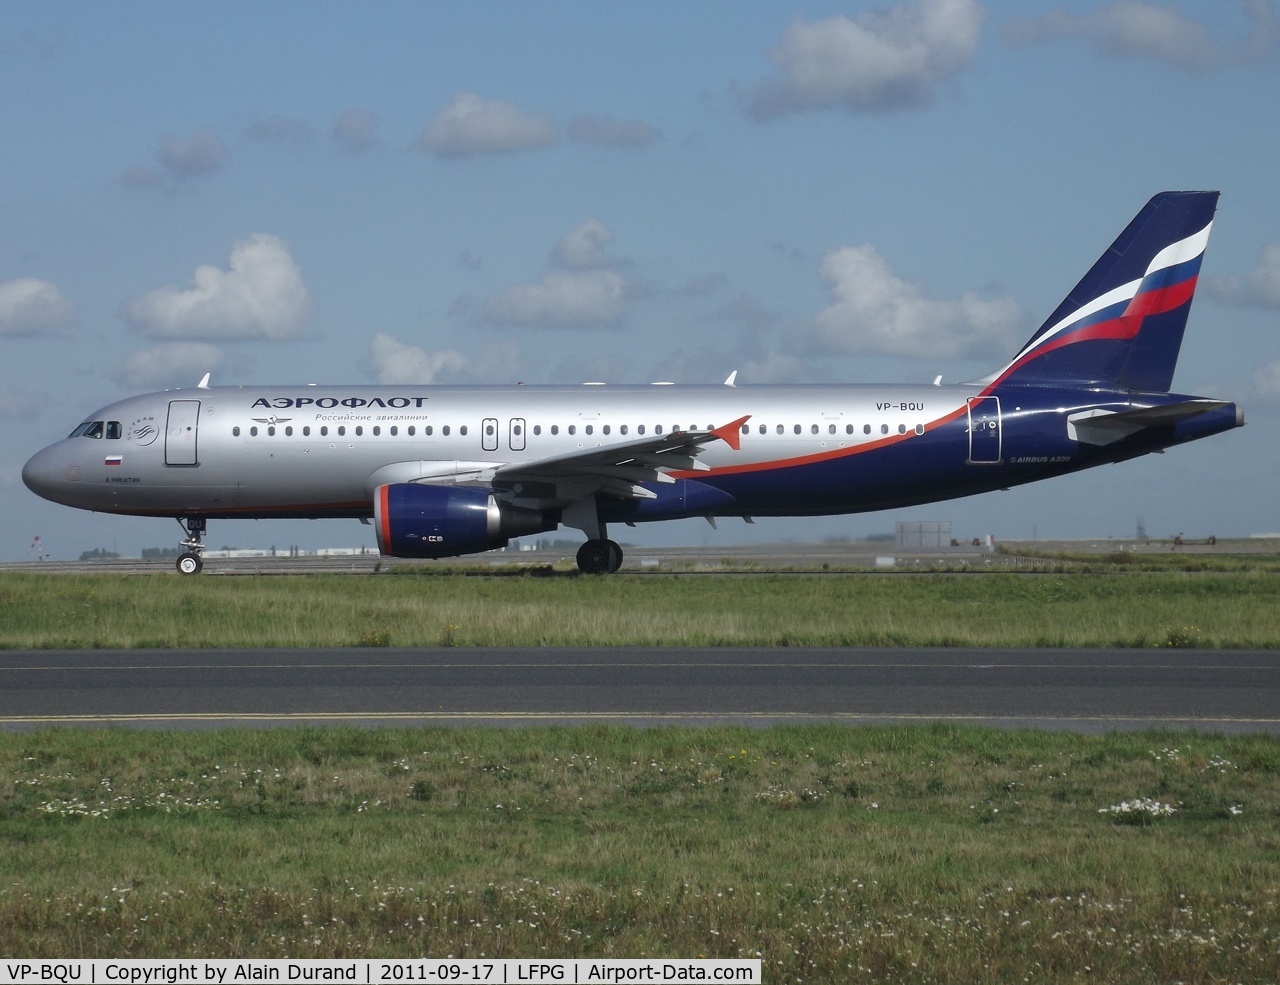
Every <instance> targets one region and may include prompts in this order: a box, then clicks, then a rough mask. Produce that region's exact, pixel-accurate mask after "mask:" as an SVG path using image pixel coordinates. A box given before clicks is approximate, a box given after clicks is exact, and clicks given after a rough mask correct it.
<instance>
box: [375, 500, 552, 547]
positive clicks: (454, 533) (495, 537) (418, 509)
mask: <svg viewBox="0 0 1280 985" xmlns="http://www.w3.org/2000/svg"><path fill="white" fill-rule="evenodd" d="M373 522H374V529H375V530H376V531H377V534H378V550H379V551H381V552H382V553H383V554H385V555H388V556H390V557H456V556H457V555H459V554H474V553H476V552H478V551H489V550H493V549H494V548H495V547H505V546H506V544H507V541H508V540H509V539H510V538H512V537H518V536H521V535H524V534H535V533H542V532H543V531H546V530H554V529H555V527H556V522H555V520H550V519H549V518H548V517H546V516H545V515H544V514H543V513H542V512H540V511H538V510H524V509H516V508H513V507H511V506H508V505H506V504H502V503H499V502H498V501H497V500H496V499H495V498H494V495H493V491H492V490H490V489H482V488H475V487H472V486H433V485H429V484H426V483H418V482H396V483H392V484H391V485H386V486H379V487H378V489H377V491H376V492H375V493H374V495H373Z"/></svg>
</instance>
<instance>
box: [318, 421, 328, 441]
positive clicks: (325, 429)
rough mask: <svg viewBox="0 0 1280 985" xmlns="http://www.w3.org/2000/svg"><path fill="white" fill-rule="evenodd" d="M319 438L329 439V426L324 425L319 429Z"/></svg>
mask: <svg viewBox="0 0 1280 985" xmlns="http://www.w3.org/2000/svg"><path fill="white" fill-rule="evenodd" d="M320 437H322V438H327V437H329V425H327V424H326V425H324V426H323V427H321V428H320Z"/></svg>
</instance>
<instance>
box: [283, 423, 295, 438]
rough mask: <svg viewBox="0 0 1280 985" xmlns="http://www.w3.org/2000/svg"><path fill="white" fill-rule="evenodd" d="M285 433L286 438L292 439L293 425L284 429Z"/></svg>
mask: <svg viewBox="0 0 1280 985" xmlns="http://www.w3.org/2000/svg"><path fill="white" fill-rule="evenodd" d="M284 433H285V435H286V437H290V438H292V437H293V425H292V424H290V425H289V426H288V427H287V428H285V429H284Z"/></svg>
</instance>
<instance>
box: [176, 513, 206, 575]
mask: <svg viewBox="0 0 1280 985" xmlns="http://www.w3.org/2000/svg"><path fill="white" fill-rule="evenodd" d="M176 519H177V521H178V526H180V527H181V528H182V532H183V533H184V534H186V535H187V537H186V540H184V541H182V546H183V547H185V548H186V550H185V551H183V552H182V553H181V554H179V555H178V562H177V568H178V574H180V575H198V574H199V573H200V569H201V568H203V567H204V558H203V556H202V555H203V554H204V533H205V524H206V521H205V518H204V517H202V516H188V517H181V516H180V517H176Z"/></svg>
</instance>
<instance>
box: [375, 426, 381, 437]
mask: <svg viewBox="0 0 1280 985" xmlns="http://www.w3.org/2000/svg"><path fill="white" fill-rule="evenodd" d="M380 434H382V428H380V427H378V426H377V425H376V424H375V425H374V427H373V436H374V437H375V438H376V437H378V435H380Z"/></svg>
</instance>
